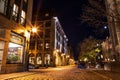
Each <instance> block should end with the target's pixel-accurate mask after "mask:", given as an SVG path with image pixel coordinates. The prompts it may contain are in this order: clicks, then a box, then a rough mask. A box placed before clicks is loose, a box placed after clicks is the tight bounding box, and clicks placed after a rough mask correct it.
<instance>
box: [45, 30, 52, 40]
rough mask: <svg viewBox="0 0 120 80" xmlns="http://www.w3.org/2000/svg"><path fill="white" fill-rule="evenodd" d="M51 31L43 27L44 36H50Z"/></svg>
mask: <svg viewBox="0 0 120 80" xmlns="http://www.w3.org/2000/svg"><path fill="white" fill-rule="evenodd" d="M50 34H51V31H50V29H45V37H46V38H50Z"/></svg>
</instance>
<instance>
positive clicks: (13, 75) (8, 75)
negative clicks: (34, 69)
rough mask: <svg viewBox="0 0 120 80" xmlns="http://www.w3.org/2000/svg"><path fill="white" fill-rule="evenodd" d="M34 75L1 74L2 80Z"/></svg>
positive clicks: (26, 73) (20, 73)
mask: <svg viewBox="0 0 120 80" xmlns="http://www.w3.org/2000/svg"><path fill="white" fill-rule="evenodd" d="M32 74H34V73H31V72H18V73H8V74H0V80H8V79H10V78H13V77H14V78H15V77H20V76H27V75H32Z"/></svg>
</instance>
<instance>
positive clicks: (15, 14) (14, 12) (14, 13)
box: [12, 4, 19, 21]
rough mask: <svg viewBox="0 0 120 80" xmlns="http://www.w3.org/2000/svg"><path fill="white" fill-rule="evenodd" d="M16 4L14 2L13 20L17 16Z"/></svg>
mask: <svg viewBox="0 0 120 80" xmlns="http://www.w3.org/2000/svg"><path fill="white" fill-rule="evenodd" d="M18 8H19V7H18V5H16V4H14V6H13V13H12V15H13V20H15V21H17V16H18Z"/></svg>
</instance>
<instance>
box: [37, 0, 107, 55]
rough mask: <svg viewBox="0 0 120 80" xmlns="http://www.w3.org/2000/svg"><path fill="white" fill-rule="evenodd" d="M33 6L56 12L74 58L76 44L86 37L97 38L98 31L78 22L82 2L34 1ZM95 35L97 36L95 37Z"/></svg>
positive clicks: (65, 0)
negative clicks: (72, 49) (72, 50)
mask: <svg viewBox="0 0 120 80" xmlns="http://www.w3.org/2000/svg"><path fill="white" fill-rule="evenodd" d="M35 4H39V5H38V6H37V7H36V8H39V9H46V8H49V9H50V8H51V9H54V10H55V11H56V14H57V17H58V18H59V21H60V23H61V25H62V27H63V29H64V32H65V33H66V35H67V37H68V39H69V43H70V44H71V45H72V47H74V51H75V56H78V53H77V52H76V50H75V48H76V46H77V45H78V43H80V42H81V41H82V40H84V39H85V38H86V37H88V36H94V37H96V38H98V35H99V33H97V32H98V31H96V32H94V30H93V29H92V28H90V27H89V26H88V25H86V24H81V22H80V19H79V18H80V14H81V13H82V6H81V5H82V4H83V2H82V0H75V1H74V0H43V1H41V0H36V1H35ZM101 29H102V28H101ZM95 34H98V35H97V36H96V35H95ZM99 36H101V35H99ZM102 38H105V36H104V37H103V36H102Z"/></svg>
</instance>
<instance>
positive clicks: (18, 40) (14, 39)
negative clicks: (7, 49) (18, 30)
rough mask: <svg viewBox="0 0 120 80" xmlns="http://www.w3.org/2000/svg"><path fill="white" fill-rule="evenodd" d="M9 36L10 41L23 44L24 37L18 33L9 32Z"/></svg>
mask: <svg viewBox="0 0 120 80" xmlns="http://www.w3.org/2000/svg"><path fill="white" fill-rule="evenodd" d="M10 36H11V37H10V41H11V42H14V43H17V44H21V45H24V37H22V36H20V35H18V34H15V33H11V34H10Z"/></svg>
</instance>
